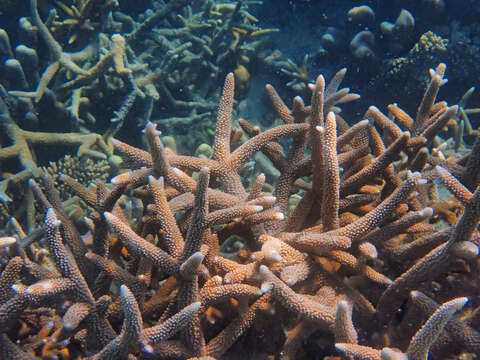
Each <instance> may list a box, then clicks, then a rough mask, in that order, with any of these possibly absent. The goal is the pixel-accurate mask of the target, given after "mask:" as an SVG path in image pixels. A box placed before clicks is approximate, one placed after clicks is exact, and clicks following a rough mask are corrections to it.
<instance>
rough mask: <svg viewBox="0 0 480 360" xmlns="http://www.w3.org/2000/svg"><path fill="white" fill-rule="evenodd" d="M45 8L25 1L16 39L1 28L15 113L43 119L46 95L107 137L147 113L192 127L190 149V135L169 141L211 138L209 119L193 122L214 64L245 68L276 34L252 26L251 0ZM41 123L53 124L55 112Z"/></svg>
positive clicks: (83, 126) (202, 111) (87, 1)
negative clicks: (133, 9) (143, 6)
mask: <svg viewBox="0 0 480 360" xmlns="http://www.w3.org/2000/svg"><path fill="white" fill-rule="evenodd" d="M40 5H43V8H39V7H40ZM48 5H49V6H52V8H50V11H49V12H48V17H47V14H46V10H47V9H48V8H46V6H45V4H38V6H37V1H35V0H31V1H29V7H30V16H29V17H22V18H21V24H22V26H21V27H20V36H17V35H16V32H15V31H13V29H12V31H9V32H8V33H7V32H3V31H2V40H3V42H2V44H5V46H2V49H3V47H5V49H4V50H5V53H3V51H1V53H0V60H1V61H2V62H3V61H5V60H6V61H7V62H6V64H9V66H8V67H7V66H6V67H5V70H7V71H6V74H5V76H3V75H2V76H1V77H2V79H1V80H4V81H2V84H3V85H4V86H5V88H6V89H7V90H8V92H9V94H10V95H11V96H14V97H16V98H18V100H17V101H18V102H19V103H20V105H19V107H20V109H19V110H18V119H22V118H23V115H24V113H26V112H28V114H30V115H29V116H30V117H31V114H38V118H40V120H42V119H41V118H44V117H45V116H46V115H45V114H44V113H43V112H42V111H40V110H39V108H42V104H43V103H45V102H46V101H47V100H45V99H43V97H44V96H46V95H48V97H49V98H51V97H52V96H53V95H54V96H53V97H54V100H53V101H55V102H56V103H58V104H60V105H61V107H62V108H63V110H64V111H63V112H64V114H63V116H61V117H60V118H61V119H58V121H59V123H60V122H62V121H63V123H64V124H69V125H71V126H70V127H71V128H73V129H74V130H81V131H85V132H87V131H98V128H102V129H107V136H106V137H108V136H114V135H115V134H116V133H117V132H118V131H121V130H122V128H123V127H124V126H125V127H128V129H129V131H131V130H133V131H139V128H140V129H141V128H142V127H143V126H144V125H145V123H146V122H147V121H149V120H153V119H155V120H156V122H158V124H159V126H160V127H161V128H162V129H166V128H176V129H178V128H181V127H182V126H185V125H189V126H190V125H192V126H194V127H196V128H197V131H195V134H198V135H197V136H198V139H195V142H196V144H194V145H193V147H191V145H190V146H189V143H191V142H192V141H191V137H189V138H188V139H184V138H181V137H179V138H178V139H177V143H178V144H179V145H182V147H184V148H186V149H187V150H193V148H194V147H195V146H197V145H199V144H200V143H201V140H200V139H205V138H207V139H211V138H212V137H213V136H212V133H213V130H212V127H213V122H207V121H199V120H203V119H206V118H209V117H211V115H212V112H213V111H214V109H215V106H216V105H215V102H216V99H217V95H218V94H217V92H216V90H217V87H218V85H219V83H220V82H221V78H222V76H223V75H224V73H222V72H223V71H224V70H222V69H224V68H225V69H232V70H233V69H234V68H237V67H239V68H242V67H243V68H244V69H245V71H246V72H247V73H252V74H253V72H254V71H256V69H254V68H253V64H254V62H256V60H257V59H258V58H259V57H260V56H261V55H260V53H259V50H260V49H261V48H262V47H263V43H264V40H265V39H267V38H268V35H269V34H271V33H274V32H277V31H278V30H277V29H264V28H261V27H260V26H259V20H258V19H257V18H256V17H255V16H254V13H255V10H256V9H257V8H258V7H259V5H261V3H259V2H256V1H238V2H234V3H228V4H227V3H218V4H217V3H216V2H214V1H207V2H204V1H193V2H188V1H184V0H182V1H167V2H164V1H155V2H153V4H152V6H153V7H152V9H147V10H146V11H144V12H143V13H141V10H140V9H139V10H138V12H137V13H133V14H130V13H128V12H126V10H125V7H127V8H128V5H127V4H122V3H121V2H120V3H118V2H117V1H111V0H108V1H98V0H78V1H77V0H74V1H73V0H64V1H50V2H48ZM42 10H43V11H42ZM24 15H26V14H24ZM9 35H10V38H9ZM19 41H20V43H18V42H19ZM17 43H18V45H17ZM11 45H13V46H14V47H15V48H14V49H11ZM16 45H17V46H16ZM43 46H45V48H46V51H43V49H42V47H43ZM3 78H4V79H3ZM160 98H162V102H161V103H160V102H159V101H158V100H159V99H160ZM25 103H26V104H27V107H28V110H27V111H25V107H26V106H25ZM135 104H137V105H138V104H141V105H142V106H137V107H135V106H134V105H135ZM22 105H23V106H22ZM143 105H145V106H143ZM136 108H142V109H143V108H145V111H144V112H143V111H138V110H135V109H136ZM112 109H117V110H116V111H115V110H112ZM105 113H109V114H110V115H111V116H110V117H107V116H105V115H104V114H105ZM152 116H153V117H152ZM65 118H66V119H65ZM158 119H161V120H158ZM127 120H130V123H129V124H127ZM17 121H21V120H17ZM44 121H45V122H46V121H49V124H48V125H49V126H50V127H52V126H53V122H54V121H53V119H51V118H49V119H44ZM102 132H103V131H102Z"/></svg>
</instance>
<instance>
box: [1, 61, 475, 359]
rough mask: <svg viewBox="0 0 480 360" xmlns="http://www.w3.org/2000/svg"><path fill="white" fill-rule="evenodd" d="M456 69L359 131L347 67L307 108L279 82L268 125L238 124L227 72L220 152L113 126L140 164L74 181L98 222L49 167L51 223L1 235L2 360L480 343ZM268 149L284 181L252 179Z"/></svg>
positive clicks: (45, 188)
mask: <svg viewBox="0 0 480 360" xmlns="http://www.w3.org/2000/svg"><path fill="white" fill-rule="evenodd" d="M445 71H446V67H445V65H444V64H440V65H438V66H437V68H436V69H431V70H430V73H429V74H430V82H429V84H428V87H427V88H426V90H425V93H424V96H423V98H422V99H421V101H420V103H419V106H418V109H417V112H416V114H415V115H414V116H411V115H409V113H408V112H407V111H405V110H403V109H402V108H400V107H399V106H398V105H396V104H392V105H391V106H390V107H389V111H390V113H391V116H386V115H385V114H384V113H383V112H382V111H380V110H379V109H378V108H377V107H375V106H371V107H370V108H369V109H368V110H367V112H366V113H365V115H364V117H363V119H364V120H361V121H358V122H356V123H355V122H354V121H353V119H352V121H351V123H352V125H351V126H350V125H348V123H347V122H346V121H345V120H344V119H343V116H342V112H341V108H340V106H342V105H343V104H345V103H348V102H351V101H353V100H356V99H358V97H359V96H358V95H356V94H353V93H351V92H350V91H349V89H346V88H344V89H339V87H340V84H341V82H342V80H343V78H344V76H345V73H346V70H345V69H342V70H340V71H339V72H337V73H336V74H335V76H334V77H333V78H332V79H331V80H330V82H328V84H327V83H326V82H325V79H324V78H323V76H319V77H318V78H317V79H316V82H315V83H314V84H309V85H308V88H309V89H310V90H311V102H310V105H306V104H305V102H304V100H302V98H300V97H296V98H295V99H294V100H293V104H292V107H291V108H289V107H288V106H287V105H286V104H285V103H284V101H283V100H282V99H281V98H280V96H279V95H278V93H277V91H276V90H275V89H274V88H273V87H272V86H271V85H267V86H266V92H267V94H268V96H269V98H270V99H271V101H272V104H273V107H274V109H275V112H276V116H277V117H279V118H280V119H281V121H282V124H281V125H277V126H274V127H272V128H270V129H266V130H262V129H260V128H259V127H258V126H255V125H253V124H252V123H250V122H248V121H247V120H244V119H241V120H239V121H238V126H239V127H240V128H241V130H240V129H239V128H238V127H237V123H236V122H235V121H233V118H232V110H233V104H234V93H235V76H234V74H233V73H229V74H227V76H226V79H225V83H224V87H223V92H222V96H221V101H220V105H219V108H218V115H217V121H216V130H215V138H214V142H213V145H212V150H213V152H212V153H211V155H210V156H209V154H208V152H206V151H205V152H203V153H202V156H201V157H200V156H199V157H195V156H187V155H180V154H177V153H176V152H174V151H173V150H172V149H171V148H166V147H165V146H164V144H163V142H162V140H161V138H160V132H159V131H158V130H157V125H156V124H154V123H152V122H147V124H146V126H145V131H144V133H145V136H146V139H147V142H148V145H149V150H150V151H149V152H148V151H145V150H142V149H140V148H138V147H135V146H132V145H129V144H127V143H125V142H122V141H120V140H118V139H115V138H111V139H110V143H111V144H112V145H113V147H114V148H115V151H116V152H117V153H118V154H120V155H121V156H122V157H124V158H125V165H127V166H128V167H129V170H128V171H125V172H122V173H120V174H119V175H117V176H115V177H114V178H113V179H111V181H110V184H105V183H102V182H98V183H97V184H96V186H95V187H89V188H86V187H85V186H82V185H81V184H80V183H78V182H77V181H75V179H72V178H71V177H69V176H66V175H65V176H62V177H61V179H60V180H61V181H64V182H65V183H66V184H68V185H69V186H70V187H71V189H72V191H73V192H75V193H76V194H77V196H78V197H80V198H81V199H82V200H83V201H84V202H85V203H86V204H87V205H88V206H89V208H90V212H89V213H86V214H85V217H84V218H83V222H84V225H85V226H86V228H87V230H84V229H80V228H79V227H78V224H77V223H76V222H74V221H72V220H71V219H70V218H69V217H68V215H67V213H66V212H65V210H64V208H63V206H62V201H61V199H60V195H59V194H58V191H57V190H56V189H55V187H54V185H53V180H52V178H51V177H50V176H49V175H48V174H43V176H42V177H41V181H40V180H38V182H40V183H41V184H39V183H38V182H37V181H36V180H33V179H30V180H29V187H30V189H31V190H32V192H33V194H34V195H35V198H36V200H37V205H38V206H39V207H40V208H41V209H42V210H43V212H44V214H45V216H44V221H43V225H42V227H41V228H38V229H35V230H32V231H31V232H29V233H26V232H25V231H24V230H23V229H22V227H21V226H20V225H19V224H18V222H16V221H15V220H14V219H12V220H11V222H10V226H9V235H8V236H5V237H2V238H0V247H1V248H3V249H4V251H3V252H2V255H1V257H0V260H1V262H2V268H3V270H2V274H1V276H0V343H1V344H0V345H1V346H0V355H1V356H3V357H5V358H22V359H35V358H43V359H47V358H53V357H57V358H85V357H91V358H93V359H118V358H121V359H134V358H139V359H152V358H156V359H237V358H238V359H245V358H252V359H253V358H255V359H283V360H286V359H307V358H308V359H323V358H328V357H333V356H337V357H338V356H345V358H346V359H347V358H353V359H375V360H377V359H410V360H417V359H426V358H427V357H428V356H431V358H447V357H448V356H459V355H462V356H467V355H468V354H470V355H471V356H474V355H475V354H478V353H479V351H480V347H479V344H480V333H479V331H480V323H479V319H478V314H479V312H478V307H479V306H480V300H479V299H480V298H479V292H478V290H479V289H480V287H479V286H478V279H479V276H478V275H479V268H478V266H479V263H478V255H479V248H478V246H479V233H478V224H479V219H480V187H479V184H480V165H479V164H480V151H479V150H480V139H479V138H477V139H476V141H475V144H474V146H473V149H472V150H471V151H466V152H465V154H464V155H462V156H460V154H457V153H455V152H453V153H452V152H449V151H446V150H448V148H446V147H445V146H444V145H442V144H443V143H442V142H441V141H440V140H439V135H441V134H442V133H444V130H445V129H446V128H448V127H454V126H455V125H456V124H457V122H456V118H457V116H458V112H459V106H448V105H447V103H446V102H444V101H438V100H437V94H438V91H439V89H440V87H441V86H442V85H443V84H444V83H445V82H446V79H445ZM4 116H5V115H4ZM242 134H245V135H246V136H247V137H248V139H246V140H242V136H241V135H242ZM447 134H448V133H447ZM447 136H448V135H447ZM285 138H286V139H285ZM258 152H262V153H263V154H264V155H265V156H266V157H267V158H268V159H269V160H270V161H271V163H272V166H273V167H275V168H276V169H277V170H278V171H279V174H280V175H279V177H278V179H276V181H275V182H274V183H271V184H268V185H269V186H268V187H267V184H266V183H265V181H266V177H265V175H264V174H257V175H256V176H248V177H247V176H243V175H242V174H243V170H244V168H245V166H246V165H247V164H248V163H249V162H251V161H252V159H253V157H254V155H255V154H256V153H258ZM267 188H270V189H272V190H271V191H270V192H267V191H265V190H266V189H267ZM447 191H448V192H450V193H451V194H452V195H453V199H447V200H446V198H445V196H442V194H444V193H445V192H447ZM122 196H130V197H132V198H135V199H137V200H138V201H139V202H140V203H141V204H142V208H141V210H142V211H141V215H140V216H131V214H130V212H129V211H128V209H126V208H125V206H122V205H121V202H120V199H121V197H122ZM294 197H295V198H296V201H294V202H292V201H291V200H292V198H294ZM455 209H456V210H455ZM445 214H447V215H448V218H447V215H445ZM47 249H48V250H47ZM239 249H240V250H239ZM465 307H466V308H467V309H464V308H465ZM458 312H462V316H461V317H460V316H457V315H456V313H458ZM440 354H441V355H440Z"/></svg>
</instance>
